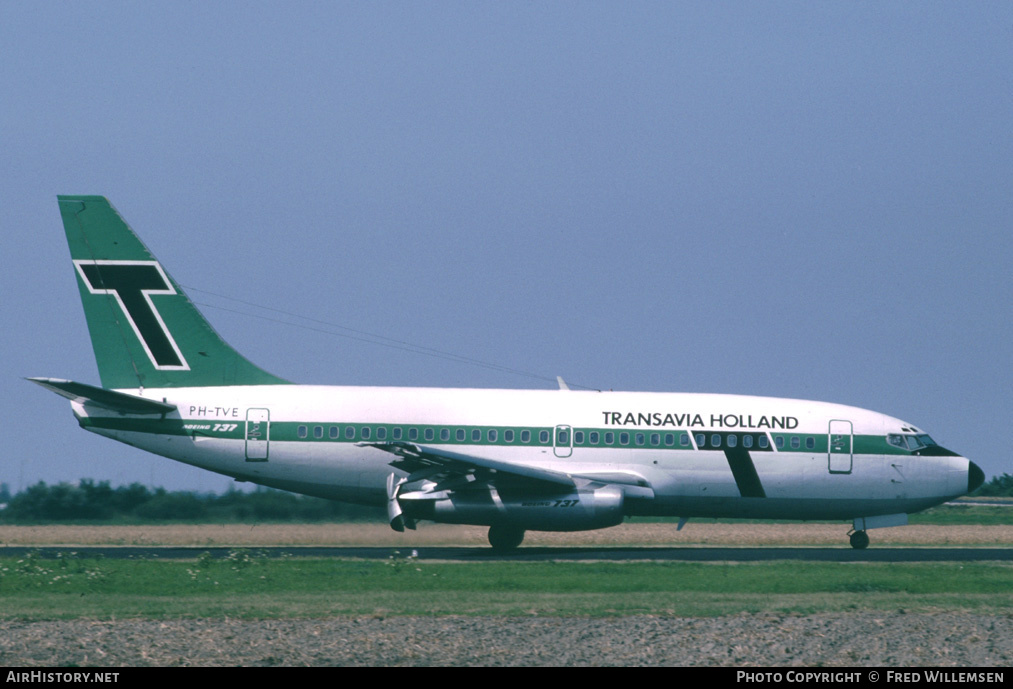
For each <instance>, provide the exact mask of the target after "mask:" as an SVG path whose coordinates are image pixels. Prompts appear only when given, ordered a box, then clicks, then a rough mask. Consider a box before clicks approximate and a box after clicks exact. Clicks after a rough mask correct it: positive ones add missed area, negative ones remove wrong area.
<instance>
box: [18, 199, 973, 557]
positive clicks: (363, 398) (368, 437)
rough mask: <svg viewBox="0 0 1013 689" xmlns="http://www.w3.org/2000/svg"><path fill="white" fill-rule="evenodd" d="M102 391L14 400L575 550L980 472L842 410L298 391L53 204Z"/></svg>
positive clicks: (897, 511)
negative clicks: (651, 528)
mask: <svg viewBox="0 0 1013 689" xmlns="http://www.w3.org/2000/svg"><path fill="white" fill-rule="evenodd" d="M57 198H58V201H59V208H60V213H61V216H62V219H63V224H64V229H65V231H66V235H67V241H68V243H69V245H70V253H71V259H72V261H73V265H74V272H75V274H76V275H77V283H78V287H79V290H80V294H81V300H82V302H83V306H84V311H85V315H86V319H87V322H88V329H89V332H90V335H91V340H92V346H93V349H94V352H95V358H96V361H97V363H98V369H99V377H100V379H101V387H99V386H95V385H90V384H87V383H80V382H74V381H70V380H63V379H54V378H29V379H28V380H30V381H32V382H34V383H37V384H39V385H41V386H42V387H44V388H47V389H49V390H51V391H53V392H55V393H56V394H58V395H61V396H63V397H65V398H68V399H70V400H71V408H72V410H73V413H74V415H75V417H76V418H77V421H78V424H79V425H80V426H81V427H82V428H84V429H85V430H87V431H91V432H93V433H97V434H99V435H103V436H106V437H109V438H112V439H114V440H118V441H120V442H123V443H126V444H128V445H132V446H134V447H137V448H140V449H142V450H146V451H148V452H153V453H155V454H158V455H162V456H165V457H168V458H170V459H174V460H177V461H180V462H184V463H186V464H190V465H193V466H197V467H201V468H203V469H207V470H209V471H213V472H217V473H219V474H224V475H226V476H231V477H233V478H235V479H236V480H238V481H246V482H252V483H255V484H259V485H263V486H269V487H272V488H278V489H282V490H286V491H291V492H294V493H301V494H304V495H311V496H317V497H321V498H327V499H331V500H338V501H347V502H352V503H360V504H366V505H377V506H383V505H386V508H387V516H388V518H389V521H390V525H391V527H392V528H393V529H395V530H397V531H404V529H406V528H407V529H414V528H415V527H416V525H417V523H418V522H419V521H420V520H429V521H433V522H441V523H453V524H474V525H482V526H487V527H489V532H488V538H489V543H490V545H491V546H492V547H493V548H494V549H496V550H499V551H511V550H513V549H515V548H517V547H518V546H519V545H520V544H521V542H522V541H523V538H524V535H525V532H526V531H529V530H531V531H583V530H591V529H600V528H605V527H610V526H614V525H617V524H619V523H621V522H622V521H623V520H624V519H626V518H628V517H632V516H668V517H677V518H679V523H678V528H679V529H682V527H683V526H684V524H685V523H686V521H687V520H689V519H691V518H704V517H715V518H755V519H780V520H785V519H791V520H842V521H848V520H850V521H851V522H852V529H851V530H849V532H848V535H849V536H850V544H851V546H852V547H854V548H858V549H862V548H865V547H867V546H868V545H869V536H868V534H867V531H868V530H869V529H874V528H881V527H888V526H901V525H904V524H907V516H908V514H909V513H913V512H918V511H921V510H924V509H926V508H929V507H932V506H934V505H938V504H941V503H943V502H945V501H947V500H950V499H952V498H955V497H958V496H961V495H964V494H966V493H969V492H972V491H974V490H975V489H976V488H978V487H979V486H980V485H981V484H982V483H983V482H984V478H985V477H984V474H983V472H982V470H981V469H980V468H979V467H978V466H977V465H976V464H975V463H974V462H971V461H969V460H968V459H967V458H965V457H963V456H961V455H960V454H958V453H956V452H953V451H951V450H948V449H946V448H944V447H942V446H941V445H939V444H937V443H936V442H935V441H934V440H933V439H932V438H931V437H930V436H929V435H928V434H927V433H925V432H923V431H922V430H921V429H919V428H917V427H915V426H913V425H912V424H910V423H907V422H906V421H901V420H899V419H895V418H892V417H890V416H886V415H884V414H880V413H877V412H873V411H868V410H865V409H859V408H856V407H851V406H845V405H840V404H833V403H829V402H817V401H807V400H797V399H781V398H773V397H755V396H743V395H727V394H703V393H656V392H611V391H609V392H601V391H593V390H587V391H584V390H570V389H569V388H568V386H567V385H566V384H565V383H564V382H563V380H562V379H561V378H560V379H559V389H558V390H555V389H548V390H496V389H449V388H405V387H348V386H322V385H298V384H293V383H290V382H289V381H287V380H284V379H282V378H279V377H278V376H275V375H272V374H271V373H268V372H267V371H265V370H263V369H261V368H259V367H258V366H256V365H254V364H253V363H251V362H250V361H249V360H247V359H246V358H245V357H243V356H242V355H241V354H239V352H237V351H236V350H235V349H233V348H232V347H231V346H230V345H229V344H227V343H226V342H225V341H224V340H223V339H222V338H221V337H220V336H219V335H218V334H217V333H216V332H215V330H214V329H213V328H212V327H211V325H210V324H209V323H208V322H207V320H205V318H204V316H203V315H202V314H201V313H200V312H199V311H198V309H197V307H196V306H195V305H194V304H193V303H192V302H191V301H190V299H189V298H188V297H187V295H186V294H185V293H184V292H183V290H182V289H180V286H179V285H178V284H177V283H176V282H175V281H174V280H173V279H172V278H171V277H170V276H169V273H168V272H166V270H165V269H164V268H163V267H162V264H161V263H159V262H158V260H157V259H156V258H155V257H154V256H153V255H152V254H151V252H150V251H148V249H147V247H145V245H144V244H143V243H142V242H141V240H140V239H139V238H138V237H137V235H136V234H134V232H133V231H132V230H131V229H130V227H129V226H128V225H127V223H126V222H125V221H124V220H123V218H122V217H121V216H120V214H119V213H118V212H117V211H116V209H115V208H113V206H112V204H110V203H109V201H108V200H107V199H106V198H104V197H102V196H58V197H57Z"/></svg>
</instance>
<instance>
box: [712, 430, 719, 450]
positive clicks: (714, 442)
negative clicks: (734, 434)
mask: <svg viewBox="0 0 1013 689" xmlns="http://www.w3.org/2000/svg"><path fill="white" fill-rule="evenodd" d="M711 447H721V436H720V435H718V434H717V433H713V434H711Z"/></svg>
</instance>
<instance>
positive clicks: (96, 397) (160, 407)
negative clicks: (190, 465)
mask: <svg viewBox="0 0 1013 689" xmlns="http://www.w3.org/2000/svg"><path fill="white" fill-rule="evenodd" d="M26 380H30V381H32V382H33V383H37V384H39V385H41V386H42V387H44V388H46V389H47V390H52V391H53V392H55V393H56V394H57V395H60V396H61V397H66V398H67V399H69V400H71V401H73V402H81V403H82V404H84V403H87V404H93V405H95V406H97V407H102V408H103V409H111V410H112V411H117V412H120V413H121V414H166V413H168V412H171V411H174V410H175V409H176V405H174V404H166V403H164V402H156V401H155V400H149V399H144V398H143V397H135V396H134V395H128V394H126V393H124V392H116V391H115V390H106V389H105V388H99V387H95V386H94V385H88V384H86V383H75V382H74V381H72V380H60V379H59V378H27V379H26Z"/></svg>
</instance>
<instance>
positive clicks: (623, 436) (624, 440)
mask: <svg viewBox="0 0 1013 689" xmlns="http://www.w3.org/2000/svg"><path fill="white" fill-rule="evenodd" d="M619 444H620V445H629V444H630V434H629V433H620V434H619Z"/></svg>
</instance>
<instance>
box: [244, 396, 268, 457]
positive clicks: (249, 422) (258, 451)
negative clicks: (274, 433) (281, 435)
mask: <svg viewBox="0 0 1013 689" xmlns="http://www.w3.org/2000/svg"><path fill="white" fill-rule="evenodd" d="M270 442H271V412H270V411H268V410H267V409H247V410H246V461H247V462H266V461H267V454H268V445H269V444H270Z"/></svg>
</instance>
